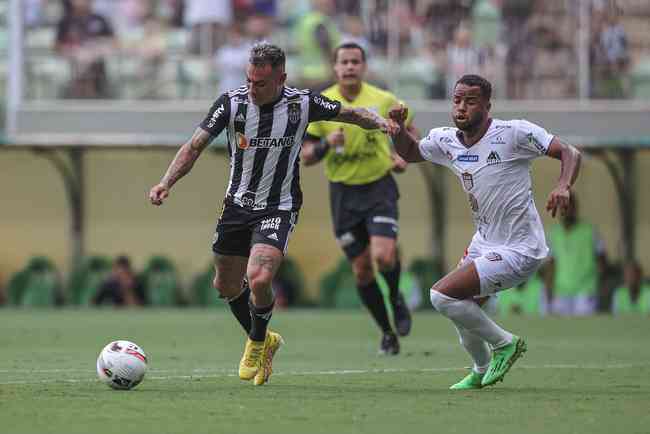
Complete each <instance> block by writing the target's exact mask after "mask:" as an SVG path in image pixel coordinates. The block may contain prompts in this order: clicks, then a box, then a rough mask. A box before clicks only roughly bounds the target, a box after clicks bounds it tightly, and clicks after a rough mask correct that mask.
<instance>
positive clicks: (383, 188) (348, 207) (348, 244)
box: [330, 173, 399, 259]
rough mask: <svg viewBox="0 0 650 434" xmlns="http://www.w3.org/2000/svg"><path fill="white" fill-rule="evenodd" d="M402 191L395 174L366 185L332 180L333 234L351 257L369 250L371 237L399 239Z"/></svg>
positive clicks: (331, 208) (331, 209)
mask: <svg viewBox="0 0 650 434" xmlns="http://www.w3.org/2000/svg"><path fill="white" fill-rule="evenodd" d="M398 200H399V191H398V189H397V183H396V182H395V179H394V178H393V176H392V175H391V174H390V173H388V174H387V175H386V176H384V177H383V178H380V179H378V180H377V181H373V182H371V183H369V184H363V185H347V184H343V183H340V182H330V211H331V213H332V222H333V223H334V234H335V235H336V240H337V242H338V243H339V246H341V248H342V249H343V251H344V252H345V255H346V256H347V257H348V258H349V259H353V258H356V257H357V256H359V255H360V254H361V253H363V251H364V250H365V249H366V247H367V246H368V244H369V242H370V236H372V235H379V236H384V237H389V238H395V239H396V238H397V233H398V230H399V225H398V218H399V214H398V209H397V201H398Z"/></svg>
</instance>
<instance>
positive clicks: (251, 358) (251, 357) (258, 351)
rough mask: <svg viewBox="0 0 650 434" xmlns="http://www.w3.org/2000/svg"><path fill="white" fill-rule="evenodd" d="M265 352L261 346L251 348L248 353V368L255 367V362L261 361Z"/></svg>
mask: <svg viewBox="0 0 650 434" xmlns="http://www.w3.org/2000/svg"><path fill="white" fill-rule="evenodd" d="M263 351H264V345H261V346H259V347H258V346H255V347H253V348H251V350H250V351H249V352H248V355H247V357H246V364H247V365H248V366H254V365H255V361H256V360H259V359H260V357H261V356H262V352H263Z"/></svg>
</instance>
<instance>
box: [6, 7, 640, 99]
mask: <svg viewBox="0 0 650 434" xmlns="http://www.w3.org/2000/svg"><path fill="white" fill-rule="evenodd" d="M578 3H580V2H567V1H563V0H552V1H547V0H463V1H456V0H453V1H452V0H405V1H399V2H394V3H391V2H387V1H380V0H345V1H344V0H26V1H24V2H22V4H23V5H24V21H25V24H26V73H27V80H26V81H27V83H28V97H33V98H48V97H70V98H108V97H116V98H207V99H210V98H212V97H213V96H214V94H215V93H216V92H215V89H216V90H217V91H222V90H224V89H228V88H232V87H233V86H237V85H238V84H241V82H242V76H243V74H242V71H243V68H244V66H245V64H246V61H247V59H246V48H247V47H248V46H249V45H250V44H252V43H253V42H255V41H257V40H269V41H272V42H274V43H276V44H278V45H280V46H283V47H284V48H285V49H286V50H287V52H288V54H289V59H288V60H289V79H290V81H291V83H290V84H292V85H297V86H302V87H310V88H314V89H317V90H318V89H322V88H324V87H326V86H327V85H328V84H329V83H330V82H331V80H332V75H331V74H332V73H331V65H330V57H331V48H332V47H334V46H335V45H337V44H338V43H340V42H343V41H354V42H357V43H359V44H360V45H362V46H363V47H364V48H366V49H367V51H368V52H369V53H370V56H369V67H370V72H371V78H372V81H374V82H376V84H379V85H381V86H384V87H390V88H391V89H392V90H395V91H399V94H400V95H403V96H404V97H406V98H445V97H446V96H448V93H449V89H450V86H451V83H454V81H455V79H456V78H457V77H458V76H460V75H462V74H464V73H468V72H472V73H479V74H481V75H483V76H486V77H487V78H488V79H490V80H491V81H492V82H493V83H495V84H496V85H495V89H496V90H497V91H498V92H501V93H500V94H498V95H496V96H497V97H503V98H565V97H567V98H572V97H573V98H575V97H577V96H578V84H577V77H578V75H579V71H578V62H577V61H576V59H577V58H578V56H577V54H576V46H577V44H576V31H575V29H577V28H578V27H577V26H578V22H579V7H578V6H577V5H578ZM589 5H590V9H589V13H590V16H591V22H590V30H591V31H590V43H589V47H590V49H589V51H590V52H589V59H590V64H591V80H590V83H591V90H590V96H591V97H594V98H625V97H644V96H645V97H647V96H648V94H649V93H650V34H649V33H648V32H647V26H646V25H645V23H647V20H648V19H650V3H648V2H639V1H636V0H590V2H589ZM389 6H390V7H389ZM6 15H7V7H6V6H5V7H4V8H0V29H2V28H3V26H2V23H1V21H2V20H3V18H4V21H5V23H4V24H5V26H4V27H6ZM6 48H7V38H6V28H5V31H2V30H0V51H5V50H6ZM0 75H1V74H0ZM389 77H390V79H389Z"/></svg>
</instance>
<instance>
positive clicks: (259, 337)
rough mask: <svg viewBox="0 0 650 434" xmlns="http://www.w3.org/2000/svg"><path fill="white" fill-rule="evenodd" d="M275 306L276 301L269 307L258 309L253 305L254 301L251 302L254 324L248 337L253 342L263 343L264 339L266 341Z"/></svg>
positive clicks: (251, 314)
mask: <svg viewBox="0 0 650 434" xmlns="http://www.w3.org/2000/svg"><path fill="white" fill-rule="evenodd" d="M274 305H275V301H273V303H271V304H270V305H268V306H264V307H257V306H255V305H254V304H253V301H252V300H251V301H250V303H249V308H250V316H251V318H252V324H251V331H250V332H249V333H248V337H249V338H250V339H251V341H257V342H260V341H262V342H263V341H264V339H266V327H267V326H268V324H269V321H271V315H272V314H273V306H274Z"/></svg>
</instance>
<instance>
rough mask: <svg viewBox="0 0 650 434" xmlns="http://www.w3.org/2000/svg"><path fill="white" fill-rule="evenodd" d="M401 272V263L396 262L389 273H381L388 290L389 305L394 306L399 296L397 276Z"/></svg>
mask: <svg viewBox="0 0 650 434" xmlns="http://www.w3.org/2000/svg"><path fill="white" fill-rule="evenodd" d="M401 272H402V263H401V262H400V261H399V259H398V260H396V261H395V266H394V267H393V269H392V270H390V271H382V272H381V275H382V276H383V277H384V280H386V283H387V284H388V289H389V296H390V301H391V303H393V304H395V302H396V301H397V297H398V296H399V276H400V273H401Z"/></svg>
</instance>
